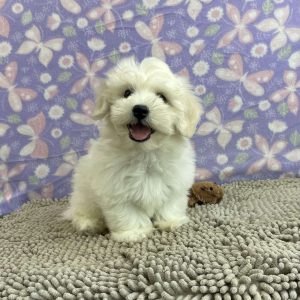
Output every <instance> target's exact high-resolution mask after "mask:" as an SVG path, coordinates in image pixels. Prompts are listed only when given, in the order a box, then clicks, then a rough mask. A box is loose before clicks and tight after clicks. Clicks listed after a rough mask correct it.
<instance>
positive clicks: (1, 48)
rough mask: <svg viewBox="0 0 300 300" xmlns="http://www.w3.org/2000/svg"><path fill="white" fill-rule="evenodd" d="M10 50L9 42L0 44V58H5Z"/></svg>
mask: <svg viewBox="0 0 300 300" xmlns="http://www.w3.org/2000/svg"><path fill="white" fill-rule="evenodd" d="M11 50H12V46H11V44H10V43H9V42H1V43H0V57H7V56H8V55H9V54H10V53H11Z"/></svg>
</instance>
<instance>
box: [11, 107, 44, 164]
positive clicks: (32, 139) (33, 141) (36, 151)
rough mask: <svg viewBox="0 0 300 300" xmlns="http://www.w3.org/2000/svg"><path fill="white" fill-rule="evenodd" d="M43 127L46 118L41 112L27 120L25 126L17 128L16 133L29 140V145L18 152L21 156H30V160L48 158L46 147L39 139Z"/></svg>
mask: <svg viewBox="0 0 300 300" xmlns="http://www.w3.org/2000/svg"><path fill="white" fill-rule="evenodd" d="M45 127H46V118H45V115H44V114H43V113H42V112H41V113H39V114H38V115H36V116H34V117H33V118H30V119H28V120H27V124H24V125H20V126H18V127H17V131H18V132H19V133H20V134H22V135H25V136H27V137H28V139H29V143H28V144H27V145H25V146H24V147H23V148H22V149H21V151H20V155H21V156H27V155H30V156H31V157H32V158H46V157H48V145H47V144H46V143H45V142H44V141H43V140H42V139H41V135H42V132H43V131H44V129H45Z"/></svg>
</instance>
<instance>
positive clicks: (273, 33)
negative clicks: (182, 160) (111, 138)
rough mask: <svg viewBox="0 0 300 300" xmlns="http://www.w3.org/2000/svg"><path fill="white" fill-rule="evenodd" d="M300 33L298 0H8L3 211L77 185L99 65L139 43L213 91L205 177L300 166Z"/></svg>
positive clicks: (295, 170) (2, 98)
mask: <svg viewBox="0 0 300 300" xmlns="http://www.w3.org/2000/svg"><path fill="white" fill-rule="evenodd" d="M299 40H300V6H299V1H298V0H264V1H251V0H247V1H236V0H231V1H226V0H214V1H212V0H201V1H200V0H189V1H186V0H143V1H141V0H139V1H129V0H102V1H100V0H82V1H77V2H76V1H75V0H51V1H50V0H48V1H46V0H45V1H36V0H23V1H20V2H17V1H14V0H0V72H1V73H0V139H1V142H0V214H5V213H8V212H10V211H12V210H14V209H16V208H18V207H20V205H21V204H22V203H24V202H25V201H26V200H28V199H29V198H31V197H63V196H65V195H67V194H68V193H69V192H70V177H71V174H72V169H73V167H74V165H75V164H76V162H77V160H78V158H79V157H80V156H81V155H83V154H84V153H85V152H86V149H87V148H88V145H89V142H90V139H93V138H95V137H97V130H96V127H95V124H93V122H92V120H91V119H90V117H89V116H90V114H91V111H92V108H93V94H92V89H91V87H92V85H93V83H94V81H95V80H94V79H95V76H101V75H102V74H103V73H104V72H105V71H106V70H108V69H109V68H110V67H111V66H113V65H114V64H115V63H116V62H117V61H118V60H119V59H120V58H122V57H125V56H129V55H133V54H134V55H136V56H137V57H138V59H142V58H143V57H146V56H151V55H154V56H158V57H160V58H161V59H163V60H165V61H166V62H167V63H168V64H169V65H170V66H171V68H172V69H173V70H174V71H175V72H177V73H180V74H182V75H184V76H188V77H190V80H191V82H192V83H193V84H194V86H195V92H196V93H197V94H198V95H199V96H200V97H201V98H202V100H203V105H204V107H205V111H206V112H205V115H204V116H203V119H202V122H201V124H199V129H198V131H197V133H196V135H195V138H194V141H195V148H196V151H197V158H198V170H197V179H209V180H214V181H217V182H228V181H233V180H240V179H259V178H275V177H279V176H299V169H300V112H299V90H300V72H299V68H300V44H299V43H300V42H299Z"/></svg>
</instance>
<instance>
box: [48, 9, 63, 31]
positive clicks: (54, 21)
mask: <svg viewBox="0 0 300 300" xmlns="http://www.w3.org/2000/svg"><path fill="white" fill-rule="evenodd" d="M60 24H61V18H60V16H59V15H58V14H56V13H52V14H51V15H50V16H49V17H48V20H47V27H48V28H49V29H50V30H52V31H54V30H56V29H57V28H58V27H59V26H60Z"/></svg>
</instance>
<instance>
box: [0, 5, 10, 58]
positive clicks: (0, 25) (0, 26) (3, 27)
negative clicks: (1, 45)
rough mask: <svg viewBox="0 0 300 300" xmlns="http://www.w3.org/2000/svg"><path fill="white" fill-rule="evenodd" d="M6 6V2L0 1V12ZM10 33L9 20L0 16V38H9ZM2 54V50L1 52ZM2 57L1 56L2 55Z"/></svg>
mask: <svg viewBox="0 0 300 300" xmlns="http://www.w3.org/2000/svg"><path fill="white" fill-rule="evenodd" d="M5 4H6V0H1V1H0V10H1V8H2V7H3V6H4V5H5ZM9 33H10V25H9V22H8V19H7V18H6V17H5V16H3V14H2V15H0V36H4V37H6V38H7V37H8V36H9ZM0 53H1V50H0ZM0 57H1V55H0Z"/></svg>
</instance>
